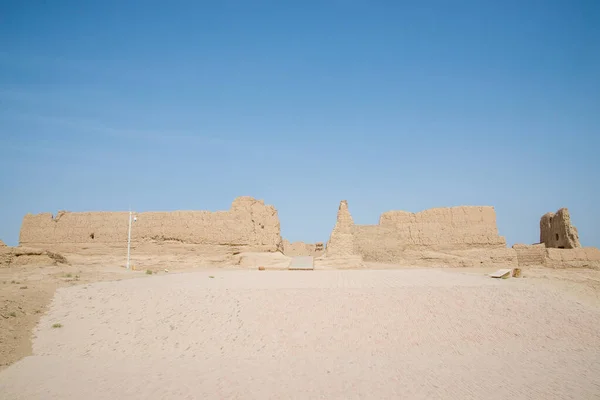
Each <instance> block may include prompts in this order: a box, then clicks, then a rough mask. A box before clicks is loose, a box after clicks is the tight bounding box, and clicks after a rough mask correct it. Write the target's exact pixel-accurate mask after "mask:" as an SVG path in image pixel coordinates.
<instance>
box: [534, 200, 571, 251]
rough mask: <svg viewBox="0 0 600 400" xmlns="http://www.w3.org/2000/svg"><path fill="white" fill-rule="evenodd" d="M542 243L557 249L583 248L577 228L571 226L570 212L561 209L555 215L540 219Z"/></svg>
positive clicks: (544, 216) (547, 215)
mask: <svg viewBox="0 0 600 400" xmlns="http://www.w3.org/2000/svg"><path fill="white" fill-rule="evenodd" d="M540 243H544V245H545V246H546V247H550V248H556V249H577V248H580V247H581V244H580V243H579V234H578V233H577V228H575V227H574V226H573V225H571V216H570V214H569V210H568V209H566V208H561V209H560V210H558V211H557V212H556V214H554V213H551V212H549V213H546V214H544V215H543V216H542V218H541V219H540Z"/></svg>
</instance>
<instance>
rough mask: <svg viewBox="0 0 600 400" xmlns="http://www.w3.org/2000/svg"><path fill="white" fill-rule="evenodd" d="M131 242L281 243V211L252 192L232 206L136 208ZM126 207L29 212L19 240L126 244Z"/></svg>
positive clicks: (273, 245)
mask: <svg viewBox="0 0 600 400" xmlns="http://www.w3.org/2000/svg"><path fill="white" fill-rule="evenodd" d="M136 216H137V221H136V222H134V223H133V228H132V242H134V243H136V242H148V241H157V242H162V241H176V242H181V243H191V244H207V245H232V246H235V245H238V246H245V245H247V246H257V247H259V248H262V249H263V250H265V251H276V250H279V249H280V247H281V235H280V226H279V217H278V215H277V210H276V209H275V208H274V207H273V206H269V205H265V204H264V203H263V202H262V201H258V200H255V199H253V198H251V197H238V198H237V199H235V200H234V202H233V204H232V206H231V209H230V210H229V211H217V212H209V211H173V212H143V213H138V214H136ZM128 223H129V213H128V212H76V213H70V212H60V213H59V214H58V215H57V216H56V217H55V218H53V216H52V214H49V213H45V214H38V215H31V214H28V215H26V216H25V217H24V219H23V224H22V227H21V234H20V244H21V245H24V246H31V247H51V246H52V245H60V244H86V243H102V244H107V245H126V243H127V232H128Z"/></svg>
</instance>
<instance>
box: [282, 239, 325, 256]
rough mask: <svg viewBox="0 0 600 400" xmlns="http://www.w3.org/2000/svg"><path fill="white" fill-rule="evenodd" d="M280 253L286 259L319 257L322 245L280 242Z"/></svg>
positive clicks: (321, 252) (322, 249)
mask: <svg viewBox="0 0 600 400" xmlns="http://www.w3.org/2000/svg"><path fill="white" fill-rule="evenodd" d="M281 247H282V252H283V254H285V255H286V256H288V257H296V256H313V257H319V256H322V255H323V253H324V245H323V243H304V242H290V241H288V240H285V239H284V240H283V241H282V246H281Z"/></svg>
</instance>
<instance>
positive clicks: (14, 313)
mask: <svg viewBox="0 0 600 400" xmlns="http://www.w3.org/2000/svg"><path fill="white" fill-rule="evenodd" d="M8 315H10V316H11V317H16V316H17V313H16V312H14V311H13V312H11V313H10V314H8Z"/></svg>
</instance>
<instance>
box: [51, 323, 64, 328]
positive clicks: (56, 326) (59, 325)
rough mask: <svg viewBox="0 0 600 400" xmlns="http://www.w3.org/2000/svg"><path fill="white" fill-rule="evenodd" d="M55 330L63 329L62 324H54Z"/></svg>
mask: <svg viewBox="0 0 600 400" xmlns="http://www.w3.org/2000/svg"><path fill="white" fill-rule="evenodd" d="M52 327H53V328H55V329H56V328H62V324H59V323H56V324H52Z"/></svg>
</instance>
